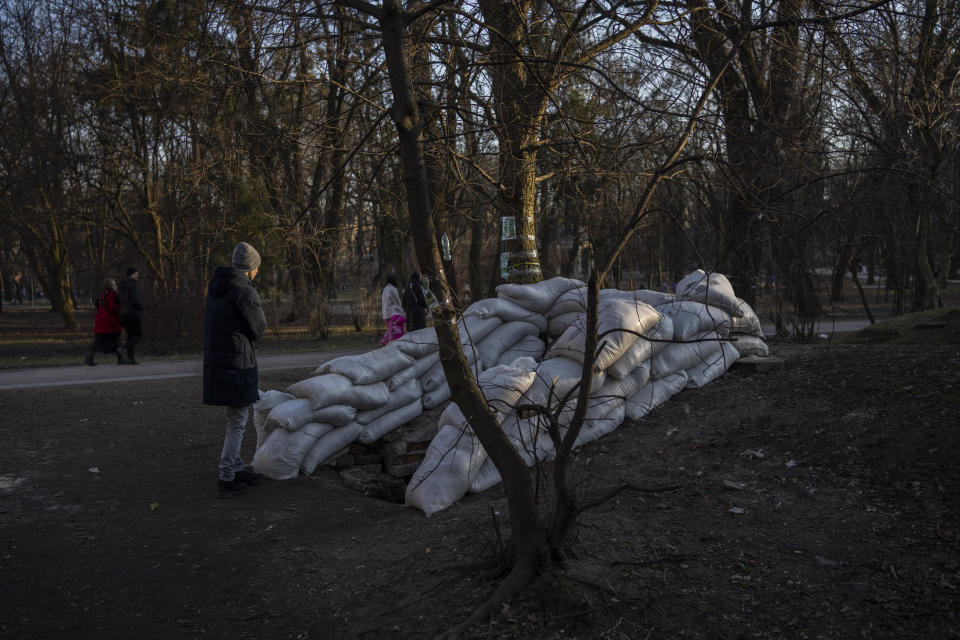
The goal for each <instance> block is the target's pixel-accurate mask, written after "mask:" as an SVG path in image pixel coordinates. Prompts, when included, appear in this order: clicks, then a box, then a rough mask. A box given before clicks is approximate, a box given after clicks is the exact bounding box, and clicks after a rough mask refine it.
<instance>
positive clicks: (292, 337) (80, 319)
mask: <svg viewBox="0 0 960 640" xmlns="http://www.w3.org/2000/svg"><path fill="white" fill-rule="evenodd" d="M93 319H94V314H93V312H92V311H91V310H87V309H84V310H81V311H79V312H77V324H78V328H77V329H70V330H67V329H64V328H63V327H62V326H61V325H62V321H61V319H60V316H58V315H56V314H53V313H50V312H49V310H47V309H42V308H32V309H29V308H28V309H21V308H17V309H15V310H12V311H11V310H9V309H8V308H7V307H5V308H4V312H3V313H2V314H0V369H23V368H34V367H54V366H63V365H77V364H80V363H82V362H83V358H84V356H85V355H86V354H87V349H88V348H89V346H90V343H91V342H92V341H93ZM328 332H329V333H328V337H327V339H325V340H324V339H321V338H320V337H319V336H317V335H316V334H315V333H313V332H312V331H311V330H310V329H309V328H308V327H307V325H306V324H305V323H304V324H296V323H295V324H282V325H280V326H279V330H273V329H272V328H270V329H268V330H267V332H266V334H265V335H264V337H263V338H262V339H261V340H260V341H259V342H258V343H257V345H256V346H257V353H262V354H276V353H304V352H323V351H338V350H347V349H375V348H377V347H379V346H380V335H381V332H380V331H379V330H378V329H376V328H371V329H366V330H364V331H357V330H356V329H355V328H354V325H353V320H352V318H349V317H345V318H339V317H334V318H333V319H332V323H331V324H330V325H329V327H328ZM159 339H160V337H159V336H157V335H151V334H150V333H149V332H145V333H144V338H143V342H141V343H140V348H139V349H138V351H137V355H138V359H141V358H142V359H145V360H185V359H192V358H200V357H202V355H203V353H202V350H203V336H201V335H197V336H196V337H195V339H193V340H187V341H185V343H181V344H178V345H177V346H176V347H174V348H170V347H169V346H168V345H163V344H159V343H158V342H157V341H158V340H159ZM151 340H152V341H154V344H152V345H151ZM97 358H98V360H100V361H101V362H108V361H109V358H112V356H109V355H106V354H98V356H97Z"/></svg>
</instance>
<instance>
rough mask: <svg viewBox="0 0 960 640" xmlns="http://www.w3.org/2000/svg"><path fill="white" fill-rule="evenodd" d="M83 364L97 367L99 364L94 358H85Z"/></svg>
mask: <svg viewBox="0 0 960 640" xmlns="http://www.w3.org/2000/svg"><path fill="white" fill-rule="evenodd" d="M83 364H85V365H87V366H88V367H95V366H97V363H96V362H94V361H93V358H84V359H83Z"/></svg>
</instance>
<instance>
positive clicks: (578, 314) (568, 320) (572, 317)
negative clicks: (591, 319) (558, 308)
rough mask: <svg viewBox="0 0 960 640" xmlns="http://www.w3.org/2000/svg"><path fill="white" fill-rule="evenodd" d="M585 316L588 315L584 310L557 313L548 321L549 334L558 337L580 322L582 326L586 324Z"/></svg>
mask: <svg viewBox="0 0 960 640" xmlns="http://www.w3.org/2000/svg"><path fill="white" fill-rule="evenodd" d="M585 318H586V316H584V314H583V312H582V311H570V312H568V313H561V314H558V315H555V316H553V317H552V318H550V320H548V321H547V335H548V336H550V337H551V338H557V337H559V336H561V335H563V332H564V331H566V330H567V329H568V328H570V327H572V326H573V325H575V324H577V323H578V322H579V323H580V326H586V320H585Z"/></svg>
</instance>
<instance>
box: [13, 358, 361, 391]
mask: <svg viewBox="0 0 960 640" xmlns="http://www.w3.org/2000/svg"><path fill="white" fill-rule="evenodd" d="M355 353H364V350H362V349H357V350H349V351H317V352H315V353H286V354H270V355H258V356H257V364H258V366H259V368H260V371H272V370H276V369H310V368H313V367H318V366H320V364H321V363H323V362H326V361H327V360H332V359H334V358H339V357H340V356H345V355H351V354H355ZM111 358H112V356H111ZM100 359H101V361H102V362H101V363H98V364H97V366H95V367H88V366H87V365H84V364H81V365H77V366H63V367H42V368H35V369H4V370H0V391H2V390H6V389H23V388H26V387H63V386H72V385H80V384H98V383H103V382H130V381H134V380H162V379H164V378H188V377H191V376H197V377H199V376H200V375H201V374H202V373H203V361H202V360H200V359H196V360H158V361H149V360H147V361H144V362H142V363H140V364H137V365H117V364H113V362H112V361H111V360H108V359H107V356H105V355H102V354H101V356H100Z"/></svg>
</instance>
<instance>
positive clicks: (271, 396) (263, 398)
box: [253, 389, 293, 449]
mask: <svg viewBox="0 0 960 640" xmlns="http://www.w3.org/2000/svg"><path fill="white" fill-rule="evenodd" d="M292 399H293V396H292V395H290V394H289V393H284V392H283V391H277V390H275V389H270V390H269V391H260V399H259V400H257V401H256V402H254V403H253V428H254V430H256V432H257V444H256V448H257V449H259V448H260V445H262V444H263V441H264V439H265V438H266V437H267V432H268V431H269V428H268V427H267V415H269V414H270V410H271V409H273V408H274V407H276V406H277V405H278V404H280V403H281V402H286V401H287V400H292Z"/></svg>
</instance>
